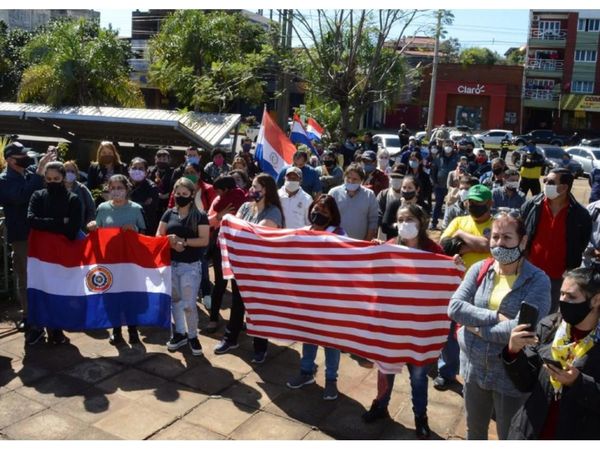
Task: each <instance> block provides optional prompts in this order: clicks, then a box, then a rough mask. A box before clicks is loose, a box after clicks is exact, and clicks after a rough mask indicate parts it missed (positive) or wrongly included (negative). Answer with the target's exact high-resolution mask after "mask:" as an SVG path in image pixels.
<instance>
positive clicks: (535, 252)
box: [527, 199, 569, 280]
mask: <svg viewBox="0 0 600 450" xmlns="http://www.w3.org/2000/svg"><path fill="white" fill-rule="evenodd" d="M568 209H569V207H568V205H565V207H564V208H563V209H561V210H560V211H559V212H558V214H557V215H556V216H554V215H553V214H552V210H551V209H550V205H549V202H548V199H544V201H543V202H542V210H541V214H540V221H539V223H538V226H537V230H536V232H535V237H534V238H533V242H532V243H531V249H530V250H529V258H527V259H529V262H530V263H531V264H533V265H534V266H537V267H539V268H540V269H542V270H543V271H544V272H546V275H548V276H549V277H550V278H551V279H554V280H556V279H559V278H562V276H563V273H564V272H565V270H566V268H567V211H568Z"/></svg>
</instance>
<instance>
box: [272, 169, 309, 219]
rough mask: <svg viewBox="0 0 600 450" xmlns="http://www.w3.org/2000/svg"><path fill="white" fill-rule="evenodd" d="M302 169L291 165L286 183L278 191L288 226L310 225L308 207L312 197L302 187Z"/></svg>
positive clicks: (286, 174) (286, 175) (286, 172)
mask: <svg viewBox="0 0 600 450" xmlns="http://www.w3.org/2000/svg"><path fill="white" fill-rule="evenodd" d="M301 183H302V171H301V170H300V169H299V168H298V167H289V168H288V169H287V170H286V171H285V183H284V184H283V187H282V188H280V189H279V190H278V191H277V192H278V194H279V199H280V200H281V207H282V208H283V217H284V219H285V227H286V228H293V229H296V228H302V227H305V226H307V225H310V221H309V220H308V208H309V206H310V204H311V203H312V200H313V199H312V197H311V196H310V195H308V194H307V193H306V192H305V191H304V190H303V189H302V188H301V187H300V184H301Z"/></svg>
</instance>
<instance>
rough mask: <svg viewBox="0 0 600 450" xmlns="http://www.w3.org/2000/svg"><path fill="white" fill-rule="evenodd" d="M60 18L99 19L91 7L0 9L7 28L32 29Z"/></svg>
mask: <svg viewBox="0 0 600 450" xmlns="http://www.w3.org/2000/svg"><path fill="white" fill-rule="evenodd" d="M62 18H74V19H79V18H84V19H96V20H100V13H99V12H98V11H94V10H92V9H0V20H2V21H3V22H4V23H5V24H6V25H7V26H8V29H9V30H12V29H21V30H27V31H33V30H35V29H36V28H38V27H40V26H42V25H46V24H47V23H48V22H50V20H52V19H62Z"/></svg>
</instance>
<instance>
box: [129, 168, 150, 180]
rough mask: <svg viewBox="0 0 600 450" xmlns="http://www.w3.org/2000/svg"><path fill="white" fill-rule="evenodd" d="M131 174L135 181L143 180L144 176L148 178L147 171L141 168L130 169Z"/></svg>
mask: <svg viewBox="0 0 600 450" xmlns="http://www.w3.org/2000/svg"><path fill="white" fill-rule="evenodd" d="M129 176H130V177H131V179H132V180H133V181H142V180H143V179H144V178H146V172H144V171H143V170H140V169H130V170H129Z"/></svg>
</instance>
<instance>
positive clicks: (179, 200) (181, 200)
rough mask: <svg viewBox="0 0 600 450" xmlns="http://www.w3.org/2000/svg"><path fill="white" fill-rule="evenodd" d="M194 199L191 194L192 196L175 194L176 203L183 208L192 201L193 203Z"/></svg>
mask: <svg viewBox="0 0 600 450" xmlns="http://www.w3.org/2000/svg"><path fill="white" fill-rule="evenodd" d="M192 200H194V199H193V198H192V197H191V196H190V197H181V196H179V195H177V196H175V203H176V204H177V206H180V207H182V208H183V207H185V206H187V205H189V204H190V203H192Z"/></svg>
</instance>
